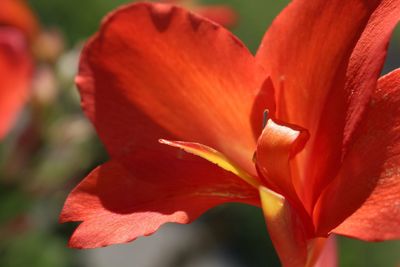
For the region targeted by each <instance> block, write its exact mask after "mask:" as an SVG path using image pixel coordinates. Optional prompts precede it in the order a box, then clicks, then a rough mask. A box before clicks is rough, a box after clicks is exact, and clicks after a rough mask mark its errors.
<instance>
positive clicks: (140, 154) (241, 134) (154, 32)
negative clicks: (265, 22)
mask: <svg viewBox="0 0 400 267" xmlns="http://www.w3.org/2000/svg"><path fill="white" fill-rule="evenodd" d="M399 15H400V1H398V0H396V1H393V0H381V1H376V0H370V1H366V0H349V1H346V2H345V3H344V2H343V1H339V0H331V1H326V0H315V1H306V0H294V1H293V2H292V3H291V4H290V5H289V6H288V7H287V8H286V9H285V10H284V11H283V12H282V13H281V14H280V15H279V16H278V17H277V18H276V20H275V21H274V23H273V24H272V26H271V27H270V29H269V30H268V31H267V33H266V35H265V37H264V39H263V41H262V44H261V46H260V48H259V50H258V52H257V54H256V56H253V55H252V54H251V53H250V52H249V51H248V50H247V49H246V47H245V46H244V45H243V44H242V43H241V42H240V41H239V40H238V39H237V38H236V37H234V36H233V35H232V34H231V33H229V32H228V31H227V30H225V29H223V28H221V27H220V26H218V25H216V24H213V23H211V22H210V21H208V20H204V19H203V18H201V17H198V16H196V15H193V14H191V13H188V12H187V11H185V10H184V9H181V8H178V7H174V6H170V5H163V4H149V3H138V4H133V5H129V6H126V7H123V8H121V9H119V10H117V11H115V12H113V13H112V14H111V15H109V16H108V18H107V19H106V20H105V22H104V23H103V25H102V27H101V29H100V31H99V33H97V34H96V35H95V36H94V37H93V38H92V39H91V40H90V41H89V42H88V44H87V45H86V47H85V49H84V50H83V52H82V56H81V62H80V69H79V74H78V76H77V78H76V82H77V85H78V87H79V90H80V94H81V97H82V107H83V110H84V111H85V113H86V115H87V116H88V118H89V119H90V120H91V121H92V123H93V124H94V126H95V128H96V130H97V132H98V134H99V136H100V138H101V140H102V142H103V143H104V145H105V147H106V149H107V151H108V153H109V155H110V160H109V161H108V162H106V163H104V164H103V165H101V166H99V167H97V168H96V169H95V170H93V171H92V172H91V173H90V174H89V175H88V176H87V177H86V178H85V179H84V180H83V181H82V182H81V183H80V184H79V185H78V186H77V187H76V188H75V189H74V190H73V191H72V192H71V193H70V195H69V196H68V198H67V200H66V203H65V205H64V208H63V211H62V213H61V217H60V220H61V222H67V221H78V222H81V224H80V225H79V226H78V227H77V229H76V231H75V232H74V234H73V235H72V237H71V239H70V243H69V244H70V246H72V247H76V248H94V247H102V246H107V245H111V244H116V243H124V242H129V241H132V240H134V239H136V238H137V237H139V236H147V235H150V234H152V233H154V232H155V231H156V230H157V229H158V228H159V227H160V226H161V225H162V224H164V223H167V222H175V223H189V222H191V221H193V220H195V219H196V218H197V217H199V216H200V215H201V214H202V213H204V212H205V211H207V210H208V209H210V208H212V207H214V206H216V205H219V204H222V203H226V202H241V203H247V204H250V205H255V206H259V207H261V208H262V210H263V212H264V215H265V219H266V224H267V228H268V231H269V233H270V236H271V239H272V241H273V243H274V246H275V248H276V250H277V253H278V255H279V257H280V260H281V262H282V265H283V266H289V267H292V266H293V267H297V266H335V264H336V258H335V246H334V239H333V238H332V237H333V235H334V234H339V235H344V236H348V237H353V238H358V239H362V240H366V241H382V240H390V239H398V238H399V237H400V207H399V197H400V172H399V170H400V117H399V115H398V114H400V113H399V112H400V70H395V71H393V72H391V73H389V74H387V75H385V76H383V77H381V78H379V76H380V72H381V69H382V65H383V63H384V59H385V55H386V49H387V45H388V42H389V39H390V36H391V33H392V31H393V28H394V27H395V25H396V24H397V21H398V19H399ZM338 18H340V19H338Z"/></svg>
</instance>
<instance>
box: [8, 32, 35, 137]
mask: <svg viewBox="0 0 400 267" xmlns="http://www.w3.org/2000/svg"><path fill="white" fill-rule="evenodd" d="M31 74H32V62H31V58H30V54H29V52H28V47H27V45H26V42H25V38H24V36H23V35H22V34H21V33H20V32H19V31H16V30H13V29H9V28H6V29H0V139H1V138H3V137H4V136H5V134H6V133H7V132H8V131H9V130H10V128H11V127H12V125H13V123H14V121H15V119H16V117H17V115H18V113H19V111H20V109H21V108H22V105H23V104H24V103H25V101H26V98H27V96H28V90H29V85H30V79H31Z"/></svg>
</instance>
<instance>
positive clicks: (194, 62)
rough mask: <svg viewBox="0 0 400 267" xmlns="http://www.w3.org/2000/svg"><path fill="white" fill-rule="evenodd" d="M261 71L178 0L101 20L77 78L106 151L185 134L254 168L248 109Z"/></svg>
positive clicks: (223, 34)
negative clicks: (173, 3)
mask: <svg viewBox="0 0 400 267" xmlns="http://www.w3.org/2000/svg"><path fill="white" fill-rule="evenodd" d="M261 76H264V74H262V71H261V69H260V68H259V67H257V66H256V63H255V60H254V58H253V56H252V55H251V54H250V52H249V51H248V50H247V49H246V48H245V47H244V46H243V44H242V43H240V41H238V40H237V39H236V38H235V37H234V36H233V35H232V34H230V33H229V32H227V31H226V30H225V29H223V28H221V27H220V26H217V25H215V24H212V23H211V22H209V21H206V20H203V19H202V18H199V17H197V16H196V15H193V14H191V13H188V12H186V11H185V10H183V9H181V8H177V7H171V6H169V5H163V4H150V3H138V4H133V5H129V6H126V7H124V8H122V9H119V10H118V11H116V12H114V13H113V14H111V15H110V16H109V17H108V19H107V20H106V21H105V22H104V23H103V25H102V27H101V30H100V33H99V34H98V35H96V36H95V37H94V38H93V39H92V40H91V41H90V42H89V44H88V45H87V46H86V48H85V49H84V52H83V56H82V59H81V65H80V71H79V76H78V78H77V84H78V86H79V88H80V92H81V95H82V99H83V103H82V105H83V108H84V110H85V112H86V114H87V115H88V117H90V119H91V120H92V121H93V123H94V124H95V126H96V129H97V131H98V133H99V135H100V137H101V139H102V140H103V142H104V143H105V145H106V147H107V149H108V151H109V152H110V154H111V155H112V156H115V155H118V154H121V153H125V152H126V151H131V150H132V149H134V148H135V147H137V146H154V145H155V144H156V142H157V141H158V139H159V138H166V139H171V140H184V141H190V142H197V143H202V144H205V145H207V146H210V147H213V148H215V149H217V150H218V151H220V152H221V153H223V154H225V155H227V156H228V157H229V158H231V159H232V160H233V161H235V162H236V163H238V165H240V166H241V167H243V168H244V169H246V170H248V171H249V172H250V173H253V174H254V173H255V170H254V165H253V164H252V162H251V158H252V155H253V152H254V150H255V139H254V137H253V135H252V129H251V123H250V114H251V112H252V105H253V101H254V98H255V96H256V95H257V92H258V91H259V89H260V88H261V84H262V82H263V80H264V77H263V78H261ZM164 129H165V130H164ZM169 132H170V133H169Z"/></svg>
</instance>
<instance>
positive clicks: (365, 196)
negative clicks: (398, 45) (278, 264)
mask: <svg viewBox="0 0 400 267" xmlns="http://www.w3.org/2000/svg"><path fill="white" fill-rule="evenodd" d="M399 114H400V70H396V71H394V72H392V73H390V74H388V75H386V76H384V77H382V78H381V79H380V80H379V82H378V88H377V90H376V91H375V92H374V94H373V97H372V99H371V101H370V103H369V106H368V109H367V112H366V114H365V116H364V118H363V120H362V121H361V123H360V124H359V125H358V128H357V130H356V132H355V137H354V142H353V143H352V145H351V147H349V151H348V153H347V155H346V157H345V158H344V162H343V166H342V167H341V170H340V173H339V175H338V177H337V178H336V179H335V180H334V182H333V183H332V184H331V185H330V186H329V187H328V188H327V190H326V191H325V192H324V194H323V195H322V197H321V198H320V200H319V201H318V205H317V207H316V212H315V214H314V220H315V224H316V225H317V227H318V231H319V232H320V233H321V234H326V233H327V232H329V231H332V229H333V228H335V227H337V228H336V229H334V230H333V232H335V233H338V234H342V235H346V236H351V237H356V238H360V239H363V240H369V241H371V240H372V241H376V240H388V239H398V238H400V205H399V196H400V116H399ZM339 224H340V225H339ZM338 225H339V226H338Z"/></svg>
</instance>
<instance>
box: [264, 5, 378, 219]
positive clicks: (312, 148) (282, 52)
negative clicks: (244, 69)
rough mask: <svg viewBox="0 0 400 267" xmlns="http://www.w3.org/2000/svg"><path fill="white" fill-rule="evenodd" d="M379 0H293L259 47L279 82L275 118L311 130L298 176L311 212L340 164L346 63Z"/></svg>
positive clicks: (345, 97) (345, 100)
mask: <svg viewBox="0 0 400 267" xmlns="http://www.w3.org/2000/svg"><path fill="white" fill-rule="evenodd" d="M379 2H380V1H375V0H369V1H365V0H347V1H341V0H317V1H308V0H294V1H292V3H291V4H289V6H288V7H287V8H286V9H285V10H284V11H283V12H282V13H281V14H280V15H279V16H278V18H277V19H276V20H275V21H274V23H273V24H272V26H271V27H270V29H269V30H268V32H267V33H266V35H265V37H264V39H263V42H262V44H261V46H260V48H259V51H258V53H257V59H258V61H259V62H260V63H261V64H263V65H264V67H265V68H266V71H267V72H268V73H269V74H271V78H272V81H273V83H274V86H275V95H276V99H277V101H276V103H277V112H276V114H277V118H278V119H280V120H283V121H285V122H288V123H292V124H295V125H299V126H301V127H303V128H305V129H307V130H309V132H310V141H309V142H308V144H307V145H306V147H305V149H304V150H303V151H302V152H301V153H300V154H299V155H298V156H297V159H296V161H298V166H299V168H300V169H299V171H300V173H299V177H297V178H295V179H297V180H299V182H298V183H297V184H299V187H298V191H299V192H300V193H301V197H302V199H303V201H304V203H305V204H306V206H307V209H308V211H309V212H312V209H313V205H314V203H315V201H316V200H317V198H318V196H319V194H320V192H321V190H323V188H324V187H325V186H326V185H327V184H328V183H329V181H331V180H332V179H333V177H334V176H335V174H336V170H337V168H338V167H339V164H340V159H341V145H342V140H343V128H344V123H345V113H346V109H347V106H346V105H347V94H349V93H350V92H345V90H344V87H345V82H346V69H347V65H348V62H349V59H350V56H351V53H352V52H353V49H354V47H355V46H356V44H357V42H358V40H359V38H360V36H361V34H362V33H363V31H364V29H365V27H366V25H367V23H368V20H369V19H370V16H371V14H372V13H373V12H374V10H375V8H376V7H377V5H378V4H379ZM315 166H317V167H315Z"/></svg>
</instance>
